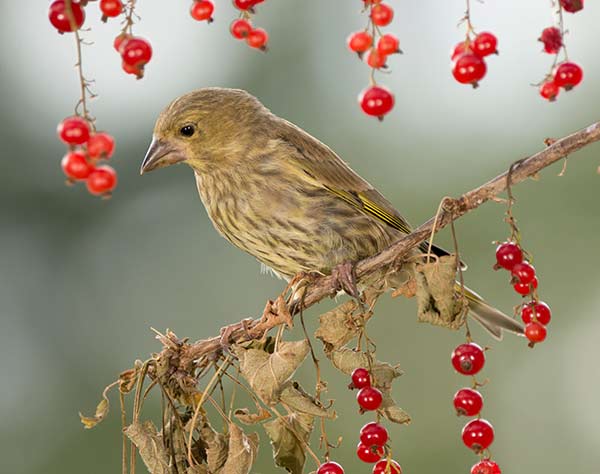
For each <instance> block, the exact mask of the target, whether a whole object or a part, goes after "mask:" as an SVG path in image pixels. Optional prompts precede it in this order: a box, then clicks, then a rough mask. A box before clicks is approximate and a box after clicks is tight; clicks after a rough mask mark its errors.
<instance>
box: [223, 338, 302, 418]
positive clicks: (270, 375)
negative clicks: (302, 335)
mask: <svg viewBox="0 0 600 474" xmlns="http://www.w3.org/2000/svg"><path fill="white" fill-rule="evenodd" d="M233 350H234V352H235V355H236V356H237V357H238V358H239V360H240V373H241V374H242V376H243V377H244V378H245V379H246V381H247V382H248V383H249V384H250V387H251V388H252V390H253V391H254V392H255V393H256V394H257V395H258V396H259V397H260V398H261V400H262V401H263V402H265V403H266V404H267V405H269V406H273V405H275V404H276V403H277V401H278V400H279V394H280V392H281V389H282V388H283V385H284V384H285V382H287V381H288V380H289V379H290V377H292V375H294V372H296V369H297V368H298V367H299V366H300V364H301V363H302V361H303V360H304V359H305V358H306V356H307V355H308V351H309V350H310V346H309V344H308V341H306V340H302V341H281V342H280V343H279V345H278V347H276V349H275V351H274V352H273V353H272V354H269V353H268V352H265V351H264V350H260V349H245V348H243V347H241V346H239V345H238V346H234V347H233Z"/></svg>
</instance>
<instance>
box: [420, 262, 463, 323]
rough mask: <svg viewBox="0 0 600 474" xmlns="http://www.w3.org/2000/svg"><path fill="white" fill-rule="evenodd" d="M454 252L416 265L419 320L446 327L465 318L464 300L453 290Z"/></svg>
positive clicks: (454, 273) (454, 278)
mask: <svg viewBox="0 0 600 474" xmlns="http://www.w3.org/2000/svg"><path fill="white" fill-rule="evenodd" d="M456 268H457V266H456V256H455V255H445V256H443V257H440V258H439V259H438V261H436V262H430V263H424V264H419V265H415V279H416V282H417V304H418V308H419V309H418V321H419V322H427V323H430V324H433V325H436V326H443V327H446V328H449V329H458V328H460V327H461V326H462V325H463V324H464V322H465V316H466V312H465V310H464V309H465V302H464V300H463V299H462V298H460V297H459V296H458V293H457V291H456Z"/></svg>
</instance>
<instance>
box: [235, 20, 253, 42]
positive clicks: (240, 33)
mask: <svg viewBox="0 0 600 474" xmlns="http://www.w3.org/2000/svg"><path fill="white" fill-rule="evenodd" d="M229 31H230V32H231V35H232V36H233V37H234V38H236V39H244V38H245V37H246V36H248V35H249V34H250V32H251V31H252V23H250V22H249V21H248V20H244V19H243V18H238V19H237V20H233V21H232V22H231V26H230V27H229Z"/></svg>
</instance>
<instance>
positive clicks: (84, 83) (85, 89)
mask: <svg viewBox="0 0 600 474" xmlns="http://www.w3.org/2000/svg"><path fill="white" fill-rule="evenodd" d="M72 1H73V0H65V7H66V8H65V12H66V14H67V17H68V18H69V23H70V24H71V28H72V30H73V35H74V36H75V46H76V51H77V63H76V64H75V67H76V68H77V74H78V76H79V88H80V91H81V92H80V93H81V96H80V98H79V101H78V102H77V105H75V114H77V115H82V116H83V118H84V119H85V120H87V122H88V123H89V125H90V127H91V129H92V130H93V131H95V130H96V127H95V124H94V122H95V119H94V117H92V116H91V115H90V113H89V110H88V106H87V96H88V94H89V95H90V99H91V98H93V97H95V94H94V93H93V92H91V91H90V88H89V85H90V82H89V81H88V80H87V79H86V78H85V76H84V75H83V61H82V54H81V43H82V41H83V40H82V39H81V36H80V35H79V29H78V28H77V24H76V22H75V15H74V14H73V9H72ZM79 106H81V109H82V112H83V113H82V114H80V113H79Z"/></svg>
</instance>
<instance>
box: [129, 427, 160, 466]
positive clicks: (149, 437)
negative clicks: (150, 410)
mask: <svg viewBox="0 0 600 474" xmlns="http://www.w3.org/2000/svg"><path fill="white" fill-rule="evenodd" d="M125 434H126V435H127V437H128V438H129V439H130V440H131V442H132V443H133V444H135V445H136V447H137V449H138V451H139V452H140V456H141V457H142V460H143V461H144V464H145V465H146V468H147V469H148V472H150V474H169V456H168V455H167V453H166V450H165V447H164V444H163V440H162V436H160V435H159V434H158V433H157V432H156V427H155V426H154V423H152V422H151V421H149V420H147V421H144V422H142V423H139V422H134V423H132V424H131V425H129V426H128V427H127V428H126V429H125Z"/></svg>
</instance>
